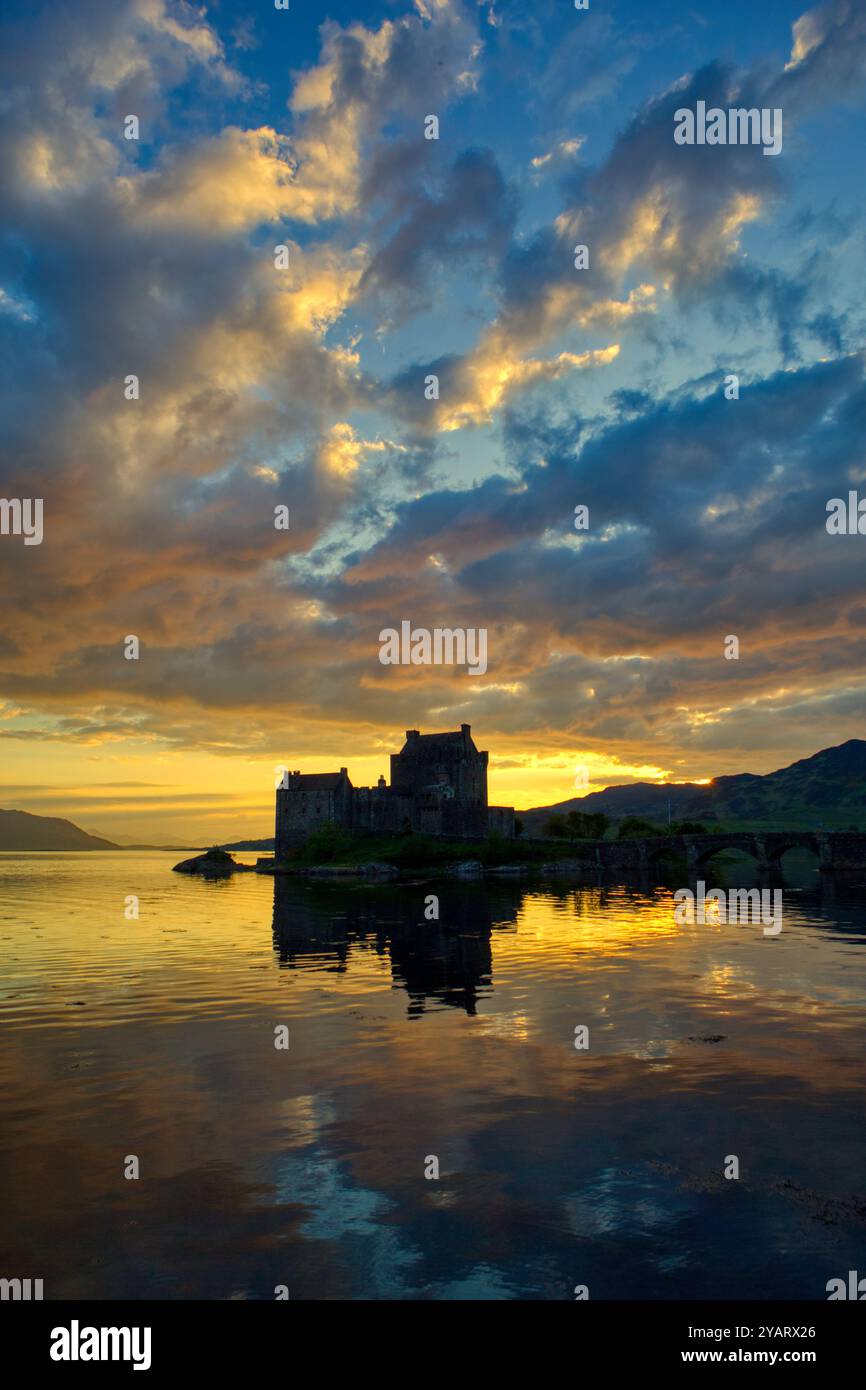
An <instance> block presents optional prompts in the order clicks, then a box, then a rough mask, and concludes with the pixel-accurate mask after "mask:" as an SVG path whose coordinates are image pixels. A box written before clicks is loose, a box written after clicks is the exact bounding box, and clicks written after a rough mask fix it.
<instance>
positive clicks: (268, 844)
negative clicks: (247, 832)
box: [215, 835, 274, 854]
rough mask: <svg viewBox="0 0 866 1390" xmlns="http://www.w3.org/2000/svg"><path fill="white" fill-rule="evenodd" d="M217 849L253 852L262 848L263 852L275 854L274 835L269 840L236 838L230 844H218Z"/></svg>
mask: <svg viewBox="0 0 866 1390" xmlns="http://www.w3.org/2000/svg"><path fill="white" fill-rule="evenodd" d="M215 848H217V849H226V850H239V851H240V852H242V853H245V854H252V853H253V851H254V850H260V851H261V853H262V854H273V852H274V837H273V835H272V836H271V838H270V839H269V840H235V841H233V843H232V844H230V845H217V846H215Z"/></svg>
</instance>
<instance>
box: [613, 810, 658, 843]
mask: <svg viewBox="0 0 866 1390" xmlns="http://www.w3.org/2000/svg"><path fill="white" fill-rule="evenodd" d="M663 834H664V831H663V830H662V829H661V828H660V827H659V826H657V825H653V824H652V822H651V821H648V820H642V819H641V817H640V816H626V818H625V820H621V821H620V823H619V832H618V834H617V839H618V840H641V839H645V838H646V837H648V836H649V835H663Z"/></svg>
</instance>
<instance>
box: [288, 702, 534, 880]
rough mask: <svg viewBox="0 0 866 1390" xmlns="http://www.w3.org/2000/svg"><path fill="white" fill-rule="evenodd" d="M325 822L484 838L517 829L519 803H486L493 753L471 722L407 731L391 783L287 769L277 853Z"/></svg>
mask: <svg viewBox="0 0 866 1390" xmlns="http://www.w3.org/2000/svg"><path fill="white" fill-rule="evenodd" d="M323 825H334V826H338V827H339V828H340V829H343V830H362V831H364V830H366V831H374V832H377V833H380V834H393V833H397V832H399V831H405V830H412V831H415V832H417V833H418V834H422V835H447V836H449V837H451V838H454V839H465V838H467V837H469V838H475V839H481V838H483V837H484V836H486V835H493V834H499V835H503V836H505V837H507V838H509V839H510V838H512V837H513V835H514V807H513V806H488V804H487V753H486V752H480V751H479V750H478V749H477V748H476V747H475V744H474V742H473V740H472V735H471V733H470V728H469V725H468V724H461V726H460V728H459V729H458V730H456V731H455V732H454V733H445V734H422V733H419V732H418V730H417V729H408V730H407V731H406V742H405V743H404V745H403V747H402V748H401V749H400V752H399V753H392V754H391V785H390V786H388V785H387V784H386V782H385V778H384V777H380V778H379V783H378V786H375V787H353V786H352V783H351V782H350V781H349V774H348V772H347V770H346V768H344V767H341V768H340V771H339V772H310V773H302V772H288V773H286V775H285V776H284V778H283V782H282V785H281V786H279V787H278V788H277V820H276V831H275V840H274V854H275V857H276V858H277V859H279V858H280V857H281V856H282V855H284V854H285V852H286V850H288V849H290V848H291V847H292V846H293V845H297V844H300V843H301V842H302V841H303V840H305V839H306V837H307V836H308V835H309V834H310V832H311V831H313V830H317V829H319V828H320V827H321V826H323Z"/></svg>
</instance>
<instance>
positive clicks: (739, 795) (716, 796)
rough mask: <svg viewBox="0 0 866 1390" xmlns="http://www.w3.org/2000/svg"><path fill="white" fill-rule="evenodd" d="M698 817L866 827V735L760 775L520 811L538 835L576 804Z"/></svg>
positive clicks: (627, 790) (616, 790) (638, 788)
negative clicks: (553, 819) (557, 816)
mask: <svg viewBox="0 0 866 1390" xmlns="http://www.w3.org/2000/svg"><path fill="white" fill-rule="evenodd" d="M668 803H670V815H671V819H672V820H698V821H703V822H704V823H705V824H707V825H713V824H719V825H723V826H725V828H726V829H736V828H737V826H741V827H742V828H746V826H747V825H751V826H755V827H756V828H757V827H760V826H761V825H765V826H767V827H768V828H769V827H770V826H778V827H780V828H785V829H796V828H804V829H814V828H815V827H816V826H818V825H824V826H825V827H826V828H827V829H847V827H848V826H849V825H857V826H859V827H861V828H864V829H866V741H864V740H863V739H859V738H852V739H849V740H848V742H847V743H840V744H839V746H838V747H837V748H825V749H823V750H822V752H820V753H815V754H814V756H813V757H811V758H803V759H802V760H801V761H800V762H797V763H792V764H791V766H790V767H783V768H780V769H779V771H778V772H769V773H767V774H766V775H765V776H763V777H759V776H757V775H755V774H754V773H751V772H741V773H737V774H736V775H734V776H730V777H715V778H714V779H713V780H712V781H711V782H709V783H707V785H706V786H700V785H698V783H696V782H678V783H672V782H633V783H631V784H629V785H627V786H622V787H607V788H606V789H605V790H604V791H602V792H590V793H589V795H588V796H578V797H572V798H571V800H569V801H560V802H558V803H557V804H556V805H555V806H536V807H533V809H532V810H531V811H520V812H519V813H518V814H519V815H520V818H521V820H522V821H523V824H524V833H525V834H527V835H538V834H540V833H541V829H542V826H543V825H544V822H545V821H546V820H547V818H548V817H549V816H550V815H552V814H557V815H562V814H565V813H566V812H568V811H603V812H604V814H605V815H606V816H609V817H610V818H611V820H615V821H618V820H622V819H623V818H624V817H625V816H641V817H642V818H643V819H644V820H649V821H656V822H660V823H661V822H664V821H666V820H667V819H668Z"/></svg>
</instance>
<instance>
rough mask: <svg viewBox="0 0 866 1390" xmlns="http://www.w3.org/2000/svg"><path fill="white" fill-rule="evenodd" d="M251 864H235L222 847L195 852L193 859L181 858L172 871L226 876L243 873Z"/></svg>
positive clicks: (208, 875) (205, 875)
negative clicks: (202, 852) (201, 852)
mask: <svg viewBox="0 0 866 1390" xmlns="http://www.w3.org/2000/svg"><path fill="white" fill-rule="evenodd" d="M250 867H251V866H250V865H248V864H236V863H235V861H234V860H233V859H232V857H231V855H230V854H229V853H228V852H227V851H226V850H224V849H209V850H207V851H206V852H205V853H204V854H197V855H196V856H195V858H194V859H183V860H181V862H180V863H179V864H175V866H174V868H173V870H172V873H175V874H200V875H201V876H202V877H203V878H227V877H228V876H229V875H230V874H239V873H244V872H245V871H246V870H247V869H248V868H250Z"/></svg>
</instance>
